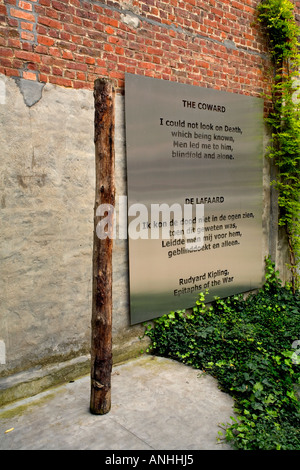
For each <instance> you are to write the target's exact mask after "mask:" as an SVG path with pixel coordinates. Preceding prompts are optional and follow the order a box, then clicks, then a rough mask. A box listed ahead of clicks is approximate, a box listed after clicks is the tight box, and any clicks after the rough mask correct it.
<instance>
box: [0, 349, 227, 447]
mask: <svg viewBox="0 0 300 470" xmlns="http://www.w3.org/2000/svg"><path fill="white" fill-rule="evenodd" d="M89 400H90V377H89V376H86V377H83V378H80V379H78V380H76V381H74V382H71V383H68V384H66V385H63V386H60V387H57V388H54V389H51V390H48V391H47V392H43V393H40V394H39V395H36V396H35V397H31V398H29V399H24V400H21V401H18V402H16V403H14V404H11V405H7V406H5V407H4V408H2V409H0V450H107V451H111V450H114V451H117V450H127V451H128V450H131V451H133V450H148V451H153V450H155V451H159V450H173V451H177V450H191V451H192V450H230V449H231V447H230V446H229V445H228V444H226V443H225V442H224V441H221V442H218V437H219V436H218V432H219V431H220V430H221V427H222V423H223V424H226V423H230V422H231V420H230V416H232V415H233V401H232V399H231V397H230V396H228V395H227V394H225V393H223V392H221V391H220V390H219V388H218V384H217V382H216V381H215V380H214V379H213V378H212V377H211V376H209V375H206V374H202V373H201V372H200V371H197V370H194V369H192V368H191V367H188V366H185V365H183V364H180V363H178V362H176V361H172V360H170V359H164V358H159V357H154V356H141V357H140V358H138V359H135V360H131V361H129V362H127V363H124V364H122V365H118V366H114V367H113V371H112V406H111V411H110V412H109V413H108V414H106V415H103V416H96V415H92V414H91V413H90V411H89ZM220 426H221V427H220Z"/></svg>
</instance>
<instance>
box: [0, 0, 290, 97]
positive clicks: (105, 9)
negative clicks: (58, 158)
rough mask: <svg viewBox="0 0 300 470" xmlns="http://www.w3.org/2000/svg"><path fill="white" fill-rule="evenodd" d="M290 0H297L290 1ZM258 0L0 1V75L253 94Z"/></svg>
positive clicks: (261, 59)
mask: <svg viewBox="0 0 300 470" xmlns="http://www.w3.org/2000/svg"><path fill="white" fill-rule="evenodd" d="M295 3H296V4H298V7H299V2H295ZM257 4H258V0H239V1H238V0H233V1H229V0H225V1H218V0H207V1H199V0H144V1H138V0H127V1H125V0H124V1H119V2H116V1H110V0H99V1H97V2H95V1H94V0H86V1H85V0H81V1H80V0H0V73H3V74H5V75H9V76H14V77H22V78H26V79H29V80H38V81H40V82H44V83H47V82H49V83H53V84H57V85H60V86H64V87H73V88H88V89H92V88H93V83H94V80H95V79H96V78H98V77H109V78H111V79H112V80H113V81H114V84H115V87H116V89H117V91H118V92H121V91H122V90H123V87H124V73H125V72H130V73H135V74H140V75H146V76H151V77H156V78H160V79H165V80H173V81H177V82H181V83H190V84H194V85H200V86H205V87H213V88H216V89H223V90H227V91H232V92H237V93H244V94H251V95H254V96H259V95H260V93H261V92H262V91H263V90H265V88H266V86H267V80H266V73H265V71H266V69H267V67H268V58H267V49H266V45H265V41H264V38H263V35H262V32H261V29H260V26H259V25H258V24H257V23H255V14H256V10H255V9H256V6H257Z"/></svg>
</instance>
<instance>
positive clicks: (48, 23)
mask: <svg viewBox="0 0 300 470" xmlns="http://www.w3.org/2000/svg"><path fill="white" fill-rule="evenodd" d="M38 22H39V23H41V24H43V25H45V26H48V27H50V28H54V29H62V24H61V23H60V22H59V21H57V20H55V19H53V18H47V17H45V16H39V18H38Z"/></svg>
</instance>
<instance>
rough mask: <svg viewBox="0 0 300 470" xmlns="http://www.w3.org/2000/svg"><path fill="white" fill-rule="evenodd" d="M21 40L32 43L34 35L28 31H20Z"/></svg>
mask: <svg viewBox="0 0 300 470" xmlns="http://www.w3.org/2000/svg"><path fill="white" fill-rule="evenodd" d="M21 39H23V40H24V41H34V39H35V37H34V34H33V33H31V32H29V31H21Z"/></svg>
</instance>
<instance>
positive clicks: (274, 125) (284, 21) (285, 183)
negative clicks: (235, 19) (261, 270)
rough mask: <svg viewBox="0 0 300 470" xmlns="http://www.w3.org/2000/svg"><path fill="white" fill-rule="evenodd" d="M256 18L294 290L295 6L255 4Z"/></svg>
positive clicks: (299, 208) (298, 258)
mask: <svg viewBox="0 0 300 470" xmlns="http://www.w3.org/2000/svg"><path fill="white" fill-rule="evenodd" d="M258 19H259V21H260V22H261V23H262V25H263V27H264V31H265V32H266V35H267V38H268V44H269V49H270V54H271V57H272V62H273V67H274V74H273V79H272V85H271V96H270V99H271V102H272V109H271V112H270V113H269V115H268V116H267V118H266V121H267V123H268V124H269V125H270V127H271V133H272V141H271V146H270V147H269V157H270V158H272V159H273V160H274V162H275V165H276V167H277V170H278V171H277V178H276V180H275V181H273V182H272V184H273V185H274V186H275V187H276V188H277V190H278V194H279V196H278V204H279V208H280V215H279V225H280V226H283V227H284V228H285V230H286V233H287V238H288V243H289V251H290V269H291V273H292V286H293V290H294V292H295V291H296V290H297V289H299V273H298V270H297V266H299V262H300V223H299V213H300V165H299V163H300V162H299V161H300V105H299V101H300V100H299V99H298V95H299V71H300V70H299V68H300V56H299V41H298V39H299V35H300V29H299V26H298V25H297V22H296V20H295V16H294V5H293V3H291V2H290V1H288V0H264V1H262V2H261V3H260V4H259V5H258ZM299 96H300V95H299Z"/></svg>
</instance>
